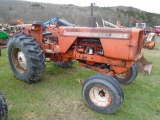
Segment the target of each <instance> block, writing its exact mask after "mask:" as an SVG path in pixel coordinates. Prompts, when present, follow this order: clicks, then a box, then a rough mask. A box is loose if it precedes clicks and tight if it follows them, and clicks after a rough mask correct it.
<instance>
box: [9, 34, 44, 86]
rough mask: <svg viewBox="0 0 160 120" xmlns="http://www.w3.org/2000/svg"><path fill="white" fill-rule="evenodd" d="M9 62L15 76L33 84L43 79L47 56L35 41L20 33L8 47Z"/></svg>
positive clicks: (10, 41)
mask: <svg viewBox="0 0 160 120" xmlns="http://www.w3.org/2000/svg"><path fill="white" fill-rule="evenodd" d="M7 52H8V61H9V64H10V67H11V69H12V71H13V73H14V75H15V76H16V77H17V78H18V79H20V80H23V81H25V82H28V83H31V82H35V81H38V80H40V79H41V77H42V76H43V74H44V70H45V67H46V66H45V64H44V62H45V56H44V53H43V50H41V48H40V47H39V44H38V43H37V42H36V40H35V39H33V38H31V37H30V36H28V35H26V34H23V33H19V34H16V35H15V36H13V37H11V38H10V40H9V43H8V45H7Z"/></svg>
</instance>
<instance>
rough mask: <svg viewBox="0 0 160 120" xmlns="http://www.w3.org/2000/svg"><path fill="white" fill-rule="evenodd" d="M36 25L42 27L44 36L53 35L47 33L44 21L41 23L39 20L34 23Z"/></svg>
mask: <svg viewBox="0 0 160 120" xmlns="http://www.w3.org/2000/svg"><path fill="white" fill-rule="evenodd" d="M34 24H37V25H41V26H42V32H43V36H45V35H52V33H51V32H48V31H46V27H45V26H44V23H43V22H42V21H39V20H38V21H34Z"/></svg>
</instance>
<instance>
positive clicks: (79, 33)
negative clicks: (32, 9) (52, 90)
mask: <svg viewBox="0 0 160 120" xmlns="http://www.w3.org/2000/svg"><path fill="white" fill-rule="evenodd" d="M52 23H54V25H53V24H52ZM23 28H24V29H23V31H21V32H20V33H17V34H15V35H14V36H12V37H11V38H10V40H9V42H8V45H7V51H8V61H9V64H10V67H11V69H12V71H13V73H14V75H15V77H17V78H18V79H20V80H22V81H25V82H28V83H31V82H36V81H38V80H40V79H41V77H42V76H43V74H44V71H45V67H46V66H45V60H46V58H50V61H53V62H54V63H55V64H57V65H59V66H61V67H65V68H67V67H69V66H71V65H72V64H73V62H74V61H75V60H77V61H79V63H80V66H83V67H86V68H90V69H92V70H95V71H98V72H99V74H95V75H92V76H91V77H89V78H88V79H87V80H85V81H84V83H83V88H82V94H83V98H84V100H85V102H86V103H87V105H88V106H90V107H91V108H92V109H93V110H96V111H98V112H101V113H104V114H109V113H114V112H116V111H117V110H118V109H119V107H120V106H121V105H122V103H123V99H124V94H123V90H122V88H121V86H120V83H124V84H128V83H131V82H132V81H133V80H134V79H135V78H136V77H137V74H138V69H137V66H136V64H135V62H136V61H137V60H138V59H140V58H141V57H142V56H143V55H142V53H141V47H142V42H143V33H144V32H143V30H140V29H128V28H102V27H99V28H93V27H77V26H75V25H73V24H71V23H69V22H67V21H65V20H63V19H59V18H58V17H54V18H53V19H51V20H49V21H48V22H46V23H43V22H41V21H35V22H34V23H33V24H24V25H23ZM47 60H48V59H47ZM119 82H120V83H119Z"/></svg>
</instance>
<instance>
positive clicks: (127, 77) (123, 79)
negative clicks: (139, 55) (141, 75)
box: [114, 63, 138, 84]
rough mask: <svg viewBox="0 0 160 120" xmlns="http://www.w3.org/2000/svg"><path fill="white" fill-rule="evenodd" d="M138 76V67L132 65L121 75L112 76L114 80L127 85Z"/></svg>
mask: <svg viewBox="0 0 160 120" xmlns="http://www.w3.org/2000/svg"><path fill="white" fill-rule="evenodd" d="M137 75H138V67H137V65H136V64H135V63H134V64H133V65H132V66H131V68H130V69H129V70H127V71H125V72H124V73H122V74H116V75H115V76H114V78H115V79H116V80H117V81H118V82H119V83H122V84H129V83H131V82H132V81H133V80H135V78H136V77H137Z"/></svg>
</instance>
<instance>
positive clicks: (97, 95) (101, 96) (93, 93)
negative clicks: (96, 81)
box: [89, 86, 112, 107]
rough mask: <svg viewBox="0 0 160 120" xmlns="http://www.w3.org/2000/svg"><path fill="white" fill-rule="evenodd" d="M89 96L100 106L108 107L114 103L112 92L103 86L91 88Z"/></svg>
mask: <svg viewBox="0 0 160 120" xmlns="http://www.w3.org/2000/svg"><path fill="white" fill-rule="evenodd" d="M89 97H90V99H91V101H92V102H93V103H94V104H95V105H96V106H99V107H107V106H109V105H110V104H111V103H112V96H111V94H110V92H109V91H108V90H107V89H106V88H104V87H102V86H95V87H93V88H91V89H90V91H89Z"/></svg>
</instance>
